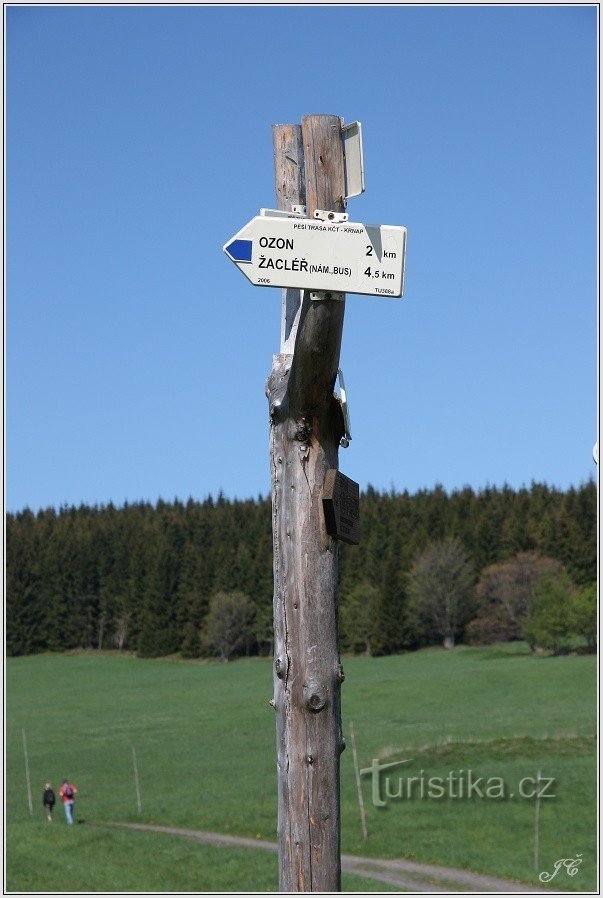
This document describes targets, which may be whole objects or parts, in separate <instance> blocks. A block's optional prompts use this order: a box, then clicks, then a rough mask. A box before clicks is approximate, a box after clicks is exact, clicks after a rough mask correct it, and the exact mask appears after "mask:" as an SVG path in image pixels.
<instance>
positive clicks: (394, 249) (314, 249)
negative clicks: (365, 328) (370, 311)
mask: <svg viewBox="0 0 603 898" xmlns="http://www.w3.org/2000/svg"><path fill="white" fill-rule="evenodd" d="M223 249H224V252H225V253H226V255H227V256H228V257H229V258H230V259H231V260H232V261H233V262H234V263H235V265H236V266H237V268H238V269H239V270H240V271H241V272H242V273H243V274H244V275H245V277H246V278H248V280H250V281H251V283H252V284H254V285H255V286H257V287H295V288H298V289H300V290H320V291H326V290H330V291H333V292H336V293H362V294H365V295H367V296H389V297H400V296H402V292H403V289H404V262H405V256H406V228H402V227H397V226H394V225H367V224H361V223H357V222H352V221H339V222H332V221H331V222H330V221H328V220H324V221H317V220H315V219H310V218H301V217H285V216H279V217H276V216H275V217H272V216H269V215H256V216H255V218H252V219H251V221H248V222H247V224H246V225H245V226H244V227H243V228H241V230H240V231H238V233H236V234H235V235H234V237H232V238H231V239H230V240H229V241H228V242H227V243H226V244H225V245H224V247H223Z"/></svg>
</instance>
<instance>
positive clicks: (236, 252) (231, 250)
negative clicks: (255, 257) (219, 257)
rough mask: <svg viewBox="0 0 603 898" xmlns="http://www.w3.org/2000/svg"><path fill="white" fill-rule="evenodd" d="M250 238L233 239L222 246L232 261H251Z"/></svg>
mask: <svg viewBox="0 0 603 898" xmlns="http://www.w3.org/2000/svg"><path fill="white" fill-rule="evenodd" d="M252 244H253V241H252V240H233V241H232V243H229V244H228V246H225V247H224V252H225V253H227V254H228V255H229V256H230V258H231V259H232V261H233V262H251V247H252Z"/></svg>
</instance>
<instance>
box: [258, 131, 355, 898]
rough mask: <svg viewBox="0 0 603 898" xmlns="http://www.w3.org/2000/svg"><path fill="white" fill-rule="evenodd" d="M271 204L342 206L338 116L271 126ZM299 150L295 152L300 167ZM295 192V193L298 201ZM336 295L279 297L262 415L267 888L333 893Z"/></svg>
mask: <svg viewBox="0 0 603 898" xmlns="http://www.w3.org/2000/svg"><path fill="white" fill-rule="evenodd" d="M274 147H275V172H276V186H277V197H278V201H279V205H280V207H281V208H287V209H289V210H290V207H291V204H292V203H304V202H305V205H306V207H307V216H308V218H312V217H313V215H314V210H315V209H316V208H319V209H326V210H329V211H334V212H342V211H343V209H344V194H345V188H344V162H343V143H342V137H341V120H340V118H339V117H338V116H334V115H310V116H305V117H304V118H303V119H302V124H301V129H300V128H299V126H297V125H276V126H275V128H274ZM300 147H303V170H302V165H301V162H302V158H301V155H302V154H301V152H300ZM304 188H305V196H304ZM344 308H345V302H344V300H333V299H329V300H327V299H324V300H319V301H316V300H310V298H309V295H308V294H307V293H304V294H303V297H302V298H301V302H300V300H299V291H286V292H285V296H284V300H283V318H282V326H281V336H282V342H281V352H280V354H279V355H277V356H275V357H274V361H273V366H272V371H271V374H270V376H269V378H268V383H267V389H266V393H267V396H268V401H269V408H270V463H271V472H272V528H273V544H274V635H275V651H274V655H275V658H274V703H275V710H276V732H277V762H278V842H279V890H280V891H283V892H302V891H308V892H337V891H340V889H341V860H340V828H339V756H340V753H341V752H342V750H343V748H344V747H345V742H344V739H343V733H342V728H341V706H340V688H341V681H342V680H343V670H342V667H341V663H340V660H339V651H338V645H337V643H338V624H337V583H338V545H337V542H336V540H334V539H333V538H332V537H330V536H329V535H328V534H327V532H326V529H325V523H324V517H323V512H322V490H323V483H324V479H325V475H326V472H327V470H329V469H330V468H337V467H338V447H339V440H340V438H341V437H342V436H343V434H344V429H345V428H344V423H343V415H342V412H341V406H340V404H339V402H338V401H337V399H336V398H335V396H334V394H333V387H334V384H335V378H336V375H337V369H338V366H339V352H340V347H341V332H342V328H343V316H344Z"/></svg>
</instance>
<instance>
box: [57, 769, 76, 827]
mask: <svg viewBox="0 0 603 898" xmlns="http://www.w3.org/2000/svg"><path fill="white" fill-rule="evenodd" d="M76 793H77V789H76V788H75V786H74V785H73V783H70V782H69V780H63V785H62V786H61V788H60V789H59V795H60V796H61V800H62V802H63V807H64V809H65V817H66V818H67V823H68V824H69V825H70V826H71V824H72V823H73V806H74V804H75V796H76Z"/></svg>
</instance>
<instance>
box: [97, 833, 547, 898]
mask: <svg viewBox="0 0 603 898" xmlns="http://www.w3.org/2000/svg"><path fill="white" fill-rule="evenodd" d="M106 825H107V826H120V827H125V828H126V829H138V830H145V831H147V832H148V831H150V832H158V833H168V834H170V835H172V836H180V837H182V838H185V839H193V840H195V841H197V842H203V843H204V844H206V845H221V846H231V847H236V848H253V849H255V850H256V851H257V850H260V851H276V850H277V844H276V842H266V841H265V840H263V839H248V838H245V837H244V836H228V835H224V834H223V833H210V832H205V831H204V830H200V829H179V828H178V827H175V826H151V825H150V824H144V823H111V824H106ZM341 869H342V870H343V871H345V872H346V873H355V874H356V875H357V876H365V877H367V878H370V879H375V880H378V881H379V882H386V883H389V885H393V886H396V888H398V889H400V890H401V891H408V892H466V891H475V892H523V893H524V894H525V893H527V892H541V893H542V892H545V891H548V890H546V889H538V888H535V887H533V886H528V885H525V884H524V883H518V882H511V881H510V880H507V879H499V878H498V877H496V876H485V875H484V874H482V873H471V872H470V871H469V870H457V869H456V868H455V867H440V866H438V865H436V864H420V863H418V862H417V861H407V860H404V859H399V860H387V859H384V858H374V857H359V856H357V855H354V854H342V855H341ZM407 874H409V875H407Z"/></svg>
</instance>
